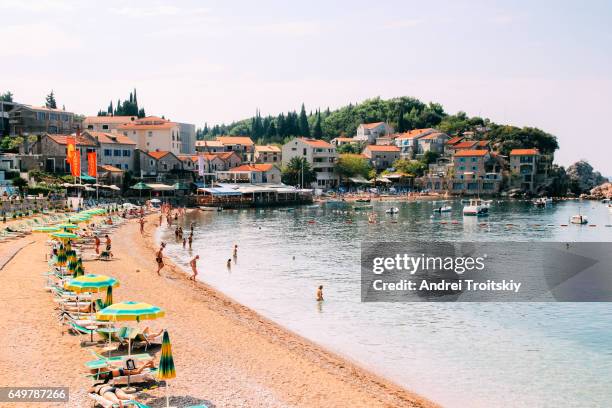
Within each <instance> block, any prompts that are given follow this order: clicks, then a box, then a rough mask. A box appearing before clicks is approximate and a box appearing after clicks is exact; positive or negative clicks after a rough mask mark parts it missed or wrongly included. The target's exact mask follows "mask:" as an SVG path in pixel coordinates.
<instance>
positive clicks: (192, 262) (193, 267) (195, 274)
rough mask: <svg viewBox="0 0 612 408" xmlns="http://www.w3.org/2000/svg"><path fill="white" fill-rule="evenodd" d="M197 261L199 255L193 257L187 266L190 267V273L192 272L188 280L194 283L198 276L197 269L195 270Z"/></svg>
mask: <svg viewBox="0 0 612 408" xmlns="http://www.w3.org/2000/svg"><path fill="white" fill-rule="evenodd" d="M198 259H200V255H196V256H194V257H193V259H192V260H191V261H190V262H189V266H191V271H192V272H193V276H192V277H191V278H190V279H192V280H194V281H195V280H196V278H197V276H198V268H197V262H198Z"/></svg>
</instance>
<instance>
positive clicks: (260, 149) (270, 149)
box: [255, 145, 281, 153]
mask: <svg viewBox="0 0 612 408" xmlns="http://www.w3.org/2000/svg"><path fill="white" fill-rule="evenodd" d="M255 151H256V152H262V153H263V152H266V153H280V152H281V148H280V147H278V146H274V145H265V146H255Z"/></svg>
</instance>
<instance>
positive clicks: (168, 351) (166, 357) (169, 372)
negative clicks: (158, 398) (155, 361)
mask: <svg viewBox="0 0 612 408" xmlns="http://www.w3.org/2000/svg"><path fill="white" fill-rule="evenodd" d="M175 377H176V370H175V369H174V359H173V358H172V346H171V345H170V336H169V335H168V330H164V337H163V339H162V348H161V357H160V359H159V368H158V370H157V378H158V379H160V380H170V379H172V378H175ZM169 406H170V401H169V400H168V381H166V408H167V407H169Z"/></svg>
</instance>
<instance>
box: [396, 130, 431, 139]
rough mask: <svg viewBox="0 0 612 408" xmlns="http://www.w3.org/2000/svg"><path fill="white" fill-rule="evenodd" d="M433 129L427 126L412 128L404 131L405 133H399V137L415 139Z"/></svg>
mask: <svg viewBox="0 0 612 408" xmlns="http://www.w3.org/2000/svg"><path fill="white" fill-rule="evenodd" d="M431 131H433V129H432V128H426V129H412V130H409V131H408V132H404V133H399V134H398V135H397V138H398V139H414V138H415V137H420V136H422V135H423V134H425V133H427V132H431Z"/></svg>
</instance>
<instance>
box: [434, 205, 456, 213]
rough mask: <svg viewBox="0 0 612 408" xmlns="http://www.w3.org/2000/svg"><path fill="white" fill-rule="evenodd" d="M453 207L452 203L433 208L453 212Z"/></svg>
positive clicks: (438, 210) (441, 211)
mask: <svg viewBox="0 0 612 408" xmlns="http://www.w3.org/2000/svg"><path fill="white" fill-rule="evenodd" d="M452 209H453V207H451V206H450V205H445V206H442V207H436V208H434V209H433V212H438V213H443V212H451V211H452Z"/></svg>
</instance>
